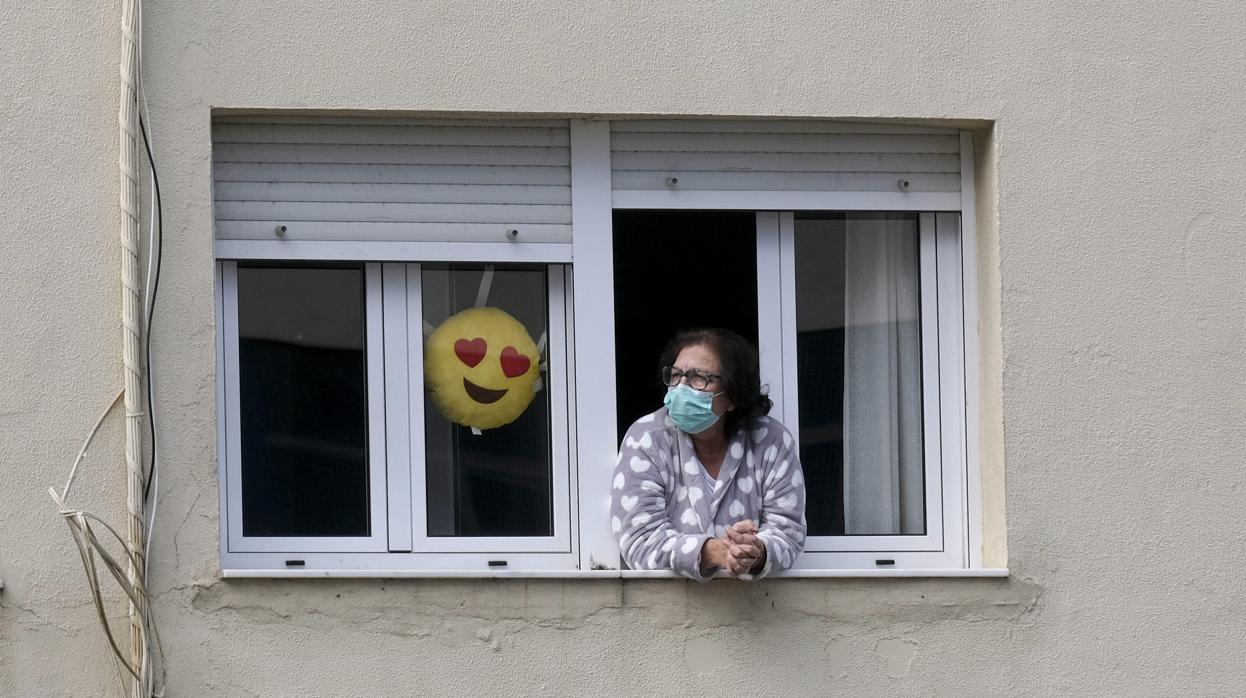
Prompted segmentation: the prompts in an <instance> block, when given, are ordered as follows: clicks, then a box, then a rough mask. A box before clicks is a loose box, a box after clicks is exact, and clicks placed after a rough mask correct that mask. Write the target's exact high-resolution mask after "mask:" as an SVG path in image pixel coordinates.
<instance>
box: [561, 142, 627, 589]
mask: <svg viewBox="0 0 1246 698" xmlns="http://www.w3.org/2000/svg"><path fill="white" fill-rule="evenodd" d="M612 215H613V211H612V208H611V185H610V123H609V122H605V121H587V120H579V119H573V120H572V121H571V228H572V231H573V235H572V250H573V257H574V259H575V266H574V268H573V269H572V272H573V274H574V278H575V299H574V307H575V326H576V332H578V333H580V336H582V337H592V339H593V341H592V342H578V343H577V344H576V346H577V353H576V356H575V361H574V363H575V371H576V377H575V383H576V385H580V386H589V385H591V386H593V390H594V391H595V394H596V395H601V396H604V397H603V398H602V399H594V400H577V401H576V411H577V414H576V425H577V429H578V430H579V433H578V434H577V439H576V443H577V448H578V451H579V452H578V453H577V454H576V455H577V463H579V468H580V471H579V473H578V478H577V482H578V486H579V491H578V492H577V493H576V497H577V499H578V500H579V501H580V502H581V506H582V509H581V516H580V530H579V534H580V560H579V564H580V569H586V570H587V569H593V568H607V569H617V568H618V567H619V546H618V543H617V541H615V538H614V534H613V533H612V532H611V531H610V525H609V521H610V478H611V477H612V465H613V463H614V459H615V456H616V454H617V452H618V434H617V433H616V432H617V429H618V427H617V424H616V420H617V407H616V405H615V400H614V395H615V361H614V347H615V339H614V247H613V244H614V243H613V220H612Z"/></svg>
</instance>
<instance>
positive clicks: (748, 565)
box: [723, 519, 766, 576]
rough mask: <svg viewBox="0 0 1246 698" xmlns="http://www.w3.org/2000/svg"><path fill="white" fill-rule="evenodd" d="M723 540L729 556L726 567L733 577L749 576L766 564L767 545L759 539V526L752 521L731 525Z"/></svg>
mask: <svg viewBox="0 0 1246 698" xmlns="http://www.w3.org/2000/svg"><path fill="white" fill-rule="evenodd" d="M723 540H724V543H725V545H726V548H727V553H728V556H729V559H728V560H727V564H726V565H725V567H726V569H727V570H728V571H729V572H731V574H732V575H735V576H739V575H741V574H748V573H750V572H753V571H754V570H757V569H759V568H761V566H762V565H764V564H765V563H766V544H765V543H763V542H762V540H761V538H758V537H757V524H755V523H753V522H752V521H749V520H747V519H746V520H744V521H737V522H735V523H733V524H731V527H730V528H728V529H727V530H726V536H725V538H724V539H723Z"/></svg>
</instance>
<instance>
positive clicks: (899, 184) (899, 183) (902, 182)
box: [896, 178, 909, 191]
mask: <svg viewBox="0 0 1246 698" xmlns="http://www.w3.org/2000/svg"><path fill="white" fill-rule="evenodd" d="M896 189H899V190H900V191H908V190H909V181H908V180H907V179H903V178H901V179H897V180H896Z"/></svg>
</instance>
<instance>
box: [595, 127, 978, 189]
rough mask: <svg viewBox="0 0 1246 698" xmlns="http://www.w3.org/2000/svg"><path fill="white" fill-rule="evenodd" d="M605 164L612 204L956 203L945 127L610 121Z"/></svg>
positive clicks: (952, 143) (957, 183)
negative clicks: (607, 160)
mask: <svg viewBox="0 0 1246 698" xmlns="http://www.w3.org/2000/svg"><path fill="white" fill-rule="evenodd" d="M610 166H611V186H612V189H613V199H614V206H615V207H616V208H665V207H676V208H683V207H687V208H735V207H742V208H758V209H762V208H773V209H783V208H791V209H810V208H827V209H831V208H838V207H839V206H840V205H841V204H842V203H843V202H845V201H854V202H862V201H864V202H872V201H873V202H878V203H879V205H880V206H883V207H886V208H900V207H902V208H926V209H928V210H939V209H944V208H946V209H955V210H959V208H960V190H961V138H960V132H959V131H957V130H955V129H950V128H934V127H916V126H902V125H889V124H871V123H855V122H836V121H777V120H774V121H718V120H662V121H657V120H636V121H614V122H612V123H611V126H610ZM863 192H865V193H869V194H872V196H871V195H866V196H862V193H863ZM735 202H738V203H735ZM904 202H908V205H898V204H904Z"/></svg>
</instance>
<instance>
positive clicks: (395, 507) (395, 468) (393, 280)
mask: <svg viewBox="0 0 1246 698" xmlns="http://www.w3.org/2000/svg"><path fill="white" fill-rule="evenodd" d="M381 277H382V281H381V284H382V288H381V293H382V305H383V306H384V330H383V333H384V335H385V378H384V383H385V386H386V389H385V454H386V459H385V466H386V469H385V472H386V479H387V480H388V484H389V486H388V488H387V489H388V491H387V494H388V499H389V550H390V552H409V551H410V550H411V417H410V415H409V409H408V402H409V391H408V390H406V389H405V388H406V386H407V369H408V365H409V364H408V358H407V352H408V331H407V270H406V265H405V264H395V263H391V264H382V265H381Z"/></svg>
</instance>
